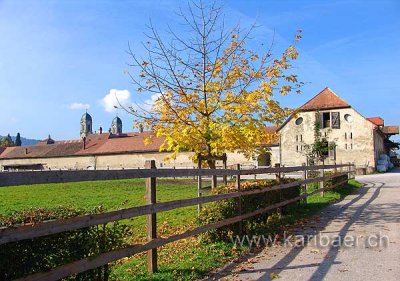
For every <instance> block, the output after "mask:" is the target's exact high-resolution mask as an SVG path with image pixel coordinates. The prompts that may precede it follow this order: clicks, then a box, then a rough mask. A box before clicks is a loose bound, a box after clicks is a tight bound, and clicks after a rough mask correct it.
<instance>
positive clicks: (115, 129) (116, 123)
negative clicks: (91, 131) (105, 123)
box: [111, 116, 122, 135]
mask: <svg viewBox="0 0 400 281" xmlns="http://www.w3.org/2000/svg"><path fill="white" fill-rule="evenodd" d="M111 134H113V135H122V121H121V119H120V118H119V117H118V116H117V117H115V118H114V119H113V121H112V123H111Z"/></svg>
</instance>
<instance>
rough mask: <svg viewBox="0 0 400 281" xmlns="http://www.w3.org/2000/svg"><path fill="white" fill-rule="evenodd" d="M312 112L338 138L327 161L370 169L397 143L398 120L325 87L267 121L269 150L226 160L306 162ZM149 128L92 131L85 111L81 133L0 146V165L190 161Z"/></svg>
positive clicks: (116, 126) (116, 122) (116, 125)
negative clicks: (365, 110) (368, 113)
mask: <svg viewBox="0 0 400 281" xmlns="http://www.w3.org/2000/svg"><path fill="white" fill-rule="evenodd" d="M316 118H318V120H320V122H321V124H322V127H323V128H322V129H321V131H322V134H323V136H326V138H327V139H328V140H329V141H333V142H335V144H336V148H335V149H334V150H332V151H330V153H329V157H328V158H327V159H326V163H328V164H329V163H334V162H336V163H348V162H352V163H353V162H354V163H355V164H356V165H357V166H359V167H363V168H367V167H368V168H369V170H370V171H372V170H374V169H375V167H376V165H377V160H378V159H379V155H380V154H381V153H388V151H389V150H390V149H391V148H393V147H395V146H396V144H394V143H392V142H391V141H390V140H389V137H390V136H392V135H396V134H398V133H399V127H398V126H385V124H384V121H383V119H382V118H380V117H373V118H365V117H363V116H362V115H361V114H360V113H358V112H357V111H356V110H355V109H354V108H352V107H351V106H350V105H349V104H347V103H346V102H345V101H344V100H343V99H341V98H340V97H338V96H337V95H336V94H335V93H334V92H333V91H332V90H331V89H329V88H325V89H324V90H322V91H321V92H320V93H319V94H318V95H316V96H315V97H314V98H313V99H311V100H310V101H308V102H307V103H306V104H304V105H303V106H301V107H300V108H299V111H298V114H297V116H295V117H294V116H292V117H291V118H289V119H288V120H287V121H286V122H285V123H284V124H283V125H282V126H281V127H280V128H276V127H268V128H267V130H268V132H270V133H278V135H279V142H277V143H274V144H270V145H268V146H269V148H270V154H264V155H258V156H255V157H254V158H252V159H246V158H245V157H244V156H243V155H242V154H239V153H228V154H227V159H228V165H233V164H242V165H246V166H253V167H254V166H270V165H271V166H273V165H275V164H276V163H281V164H282V165H285V166H293V165H301V164H302V163H306V156H305V153H304V146H305V145H306V144H311V143H312V142H313V141H314V123H315V121H316ZM151 134H152V132H143V131H142V130H140V131H139V132H129V133H124V132H123V130H122V120H121V119H120V118H119V117H115V118H114V119H113V120H112V123H111V128H110V130H109V132H107V133H103V130H102V128H101V127H100V129H99V130H98V132H95V133H93V120H92V117H91V116H90V114H88V113H87V112H86V113H85V114H83V116H82V118H81V120H80V139H78V140H66V141H55V140H53V139H52V138H51V137H50V136H49V137H48V138H46V139H45V140H43V141H41V142H39V143H38V144H37V145H32V146H23V147H9V148H6V149H1V148H0V170H26V169H34V170H40V169H46V170H48V169H122V168H123V169H129V168H143V167H144V163H145V161H146V160H155V161H156V165H157V167H161V168H162V167H178V168H179V167H193V166H194V164H193V162H192V160H191V157H192V156H193V154H192V153H191V152H182V153H179V155H178V156H177V158H176V159H174V160H171V161H166V160H165V158H166V157H167V156H168V155H170V153H169V152H159V148H160V146H161V144H162V143H163V141H164V139H163V138H156V137H154V138H153V143H151V144H149V145H145V144H144V139H145V138H146V137H148V136H150V135H151ZM219 164H220V165H222V163H219Z"/></svg>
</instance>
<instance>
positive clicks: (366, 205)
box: [210, 169, 400, 281]
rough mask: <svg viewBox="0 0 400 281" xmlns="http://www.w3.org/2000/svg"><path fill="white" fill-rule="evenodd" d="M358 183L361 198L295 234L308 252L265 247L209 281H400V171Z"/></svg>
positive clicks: (324, 214)
mask: <svg viewBox="0 0 400 281" xmlns="http://www.w3.org/2000/svg"><path fill="white" fill-rule="evenodd" d="M356 179H357V180H358V181H360V182H362V183H364V184H365V186H364V187H362V188H361V189H359V190H358V192H357V194H354V195H350V196H347V197H346V198H345V199H344V200H343V201H341V202H339V203H337V204H334V205H332V206H329V207H327V208H326V209H324V210H323V211H322V213H321V214H320V215H319V216H318V217H316V219H315V220H311V221H310V222H309V223H307V225H306V226H304V227H303V228H302V229H299V230H297V234H303V235H308V234H310V235H312V236H313V238H311V239H310V240H309V242H308V244H307V245H306V246H304V247H295V246H291V245H290V243H287V246H286V247H284V246H274V247H269V248H268V247H267V248H266V249H265V250H263V251H262V252H261V253H260V254H257V255H255V256H254V257H252V258H250V259H249V260H247V261H245V262H243V263H239V264H232V265H231V266H228V267H227V268H226V269H225V270H224V271H222V272H221V273H220V275H218V276H215V277H213V278H212V279H210V280H263V281H264V280H271V279H274V278H276V279H277V280H352V281H355V280H400V169H398V170H396V171H394V172H392V173H387V174H379V175H370V176H360V177H357V178H356ZM318 233H319V234H318ZM306 240H307V239H306ZM297 241H298V242H299V244H301V240H299V239H297ZM327 243H329V245H328V246H325V244H327ZM320 244H322V245H320ZM339 244H341V246H340V247H338V245H339Z"/></svg>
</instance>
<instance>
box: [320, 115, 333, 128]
mask: <svg viewBox="0 0 400 281" xmlns="http://www.w3.org/2000/svg"><path fill="white" fill-rule="evenodd" d="M330 127H331V114H330V113H329V112H324V113H322V128H330Z"/></svg>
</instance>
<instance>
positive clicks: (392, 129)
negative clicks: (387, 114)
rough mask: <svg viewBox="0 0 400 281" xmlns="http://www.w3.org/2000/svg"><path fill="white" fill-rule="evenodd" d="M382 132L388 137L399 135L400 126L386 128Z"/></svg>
mask: <svg viewBox="0 0 400 281" xmlns="http://www.w3.org/2000/svg"><path fill="white" fill-rule="evenodd" d="M382 132H383V133H384V134H387V135H397V134H398V133H399V126H385V127H383V128H382Z"/></svg>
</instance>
